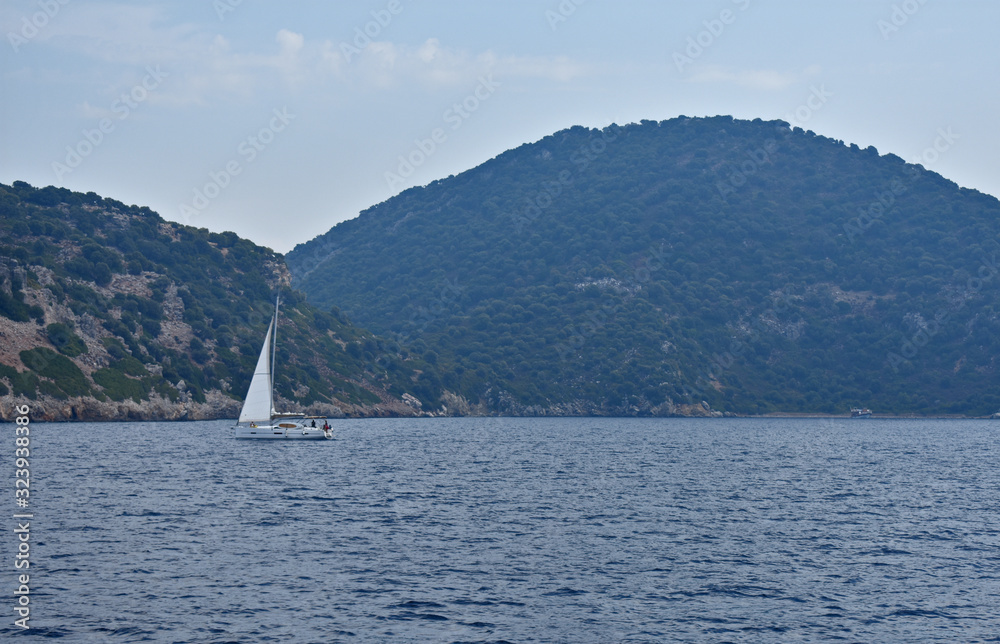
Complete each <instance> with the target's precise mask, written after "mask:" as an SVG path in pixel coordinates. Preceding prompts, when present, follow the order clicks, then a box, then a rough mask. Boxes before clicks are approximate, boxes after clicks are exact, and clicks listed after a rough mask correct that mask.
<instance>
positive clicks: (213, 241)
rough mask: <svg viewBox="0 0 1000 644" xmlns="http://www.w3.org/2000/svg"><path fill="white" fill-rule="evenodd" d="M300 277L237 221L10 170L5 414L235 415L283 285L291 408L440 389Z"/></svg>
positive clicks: (397, 408) (4, 265) (0, 342)
mask: <svg viewBox="0 0 1000 644" xmlns="http://www.w3.org/2000/svg"><path fill="white" fill-rule="evenodd" d="M289 281H290V275H289V274H288V270H287V268H286V267H285V264H284V261H283V259H282V257H281V256H280V255H277V254H275V253H274V252H272V251H271V250H270V249H267V248H262V247H260V246H256V245H255V244H253V243H251V242H249V241H247V240H245V239H240V238H239V237H237V236H236V234H234V233H221V234H216V233H209V232H208V231H207V230H204V229H197V228H191V227H187V226H182V225H179V224H175V223H171V222H167V221H164V220H163V219H162V218H160V217H159V216H158V215H157V214H156V213H154V212H152V211H151V210H149V209H148V208H139V207H137V206H126V205H125V204H122V203H120V202H117V201H114V200H112V199H104V198H101V197H99V196H98V195H96V194H94V193H87V194H80V193H76V192H70V191H68V190H65V189H58V188H53V187H49V188H43V189H40V190H38V189H35V188H33V187H32V186H30V185H28V184H26V183H23V182H14V184H13V185H11V186H7V185H2V184H0V282H2V284H0V410H2V415H3V418H5V419H9V418H10V416H11V414H13V408H14V405H16V404H28V405H29V406H30V407H31V409H32V418H35V419H38V420H45V419H50V420H68V419H82V420H88V419H89V420H122V419H127V418H129V419H154V420H163V419H179V418H189V419H198V418H235V417H236V416H237V415H238V413H239V409H240V406H241V404H242V401H243V396H244V394H245V393H246V391H247V387H248V385H249V382H250V377H251V375H252V374H253V369H254V366H255V365H256V362H257V356H258V354H259V352H260V347H261V343H262V342H263V340H264V334H265V332H266V330H267V326H268V323H269V321H270V318H271V316H272V314H273V311H274V298H275V295H276V294H278V293H282V294H283V295H282V300H283V305H282V309H281V313H282V315H281V318H280V331H279V336H278V357H277V364H278V370H277V378H276V383H275V387H276V394H277V396H278V401H277V404H276V406H277V407H278V409H279V411H297V410H302V409H309V410H311V411H313V412H314V413H326V414H332V415H358V416H362V415H386V414H415V413H417V407H418V405H417V401H418V400H419V397H421V396H422V397H424V398H425V399H438V398H439V397H440V394H441V392H440V391H438V390H434V391H429V392H426V393H425V392H424V391H423V390H422V389H421V387H422V386H423V384H422V383H421V382H420V381H419V374H420V371H419V370H417V371H415V368H416V367H417V366H419V361H407V360H405V359H403V358H404V357H403V356H401V355H399V354H398V353H396V352H393V351H390V350H388V349H387V348H386V347H385V344H384V343H383V342H382V341H380V340H379V339H378V338H376V337H374V336H373V335H372V334H371V333H369V332H367V331H364V330H361V329H358V328H356V327H354V326H352V325H351V324H350V323H349V322H347V321H346V319H345V318H344V317H343V316H341V315H339V314H338V313H336V312H334V313H325V312H322V311H320V310H318V309H317V308H316V307H313V306H311V305H309V304H308V303H306V302H305V301H304V298H303V297H302V295H301V294H300V293H297V292H294V291H292V290H291V289H290V288H289ZM327 310H329V309H327ZM379 358H381V360H378V359H379ZM403 394H409V395H410V396H415V397H413V398H409V403H408V404H407V403H405V402H404V401H403V400H402V397H403Z"/></svg>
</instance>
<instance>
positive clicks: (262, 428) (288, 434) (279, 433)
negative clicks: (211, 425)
mask: <svg viewBox="0 0 1000 644" xmlns="http://www.w3.org/2000/svg"><path fill="white" fill-rule="evenodd" d="M281 425H291V423H280V424H278V425H258V426H256V427H249V426H246V425H237V426H235V427H233V432H234V434H233V435H234V436H235V437H236V438H266V439H280V440H317V439H320V440H322V439H325V438H330V439H332V438H333V434H332V433H331V432H330V431H329V430H327V431H323V430H322V429H320V428H319V427H304V426H301V425H294V426H292V427H282V426H281Z"/></svg>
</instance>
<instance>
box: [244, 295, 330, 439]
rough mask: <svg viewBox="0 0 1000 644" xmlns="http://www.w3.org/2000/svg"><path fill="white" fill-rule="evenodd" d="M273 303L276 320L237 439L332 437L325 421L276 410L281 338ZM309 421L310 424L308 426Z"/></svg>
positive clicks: (256, 374) (269, 332) (245, 406)
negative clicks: (276, 364)
mask: <svg viewBox="0 0 1000 644" xmlns="http://www.w3.org/2000/svg"><path fill="white" fill-rule="evenodd" d="M280 301H281V300H280V298H279V299H278V300H276V301H275V302H274V318H272V320H271V324H269V325H268V327H267V337H265V338H264V346H263V347H261V349H260V357H259V358H257V368H256V369H254V372H253V378H252V379H251V380H250V388H249V389H248V390H247V396H246V398H245V399H244V401H243V409H242V410H240V419H239V420H238V421H237V422H236V426H235V427H233V431H234V436H235V437H236V438H272V439H273V438H281V439H296V440H301V439H316V438H331V439H332V438H333V433H332V431H331V429H330V425H329V423H327V422H326V418H322V417H318V416H317V417H307V416H306V415H305V414H299V413H278V412H276V411H275V410H274V379H273V377H272V375H273V374H274V350H275V344H276V343H277V337H278V304H279V303H280ZM317 420H322V421H323V426H322V427H317V426H316V421H317ZM306 421H309V423H308V424H307V422H306Z"/></svg>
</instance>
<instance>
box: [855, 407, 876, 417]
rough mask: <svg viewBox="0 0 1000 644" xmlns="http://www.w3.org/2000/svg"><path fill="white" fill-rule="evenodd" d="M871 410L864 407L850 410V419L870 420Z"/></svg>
mask: <svg viewBox="0 0 1000 644" xmlns="http://www.w3.org/2000/svg"><path fill="white" fill-rule="evenodd" d="M871 415H872V410H871V409H868V408H867V407H865V408H864V409H862V408H861V407H854V408H853V409H851V418H871Z"/></svg>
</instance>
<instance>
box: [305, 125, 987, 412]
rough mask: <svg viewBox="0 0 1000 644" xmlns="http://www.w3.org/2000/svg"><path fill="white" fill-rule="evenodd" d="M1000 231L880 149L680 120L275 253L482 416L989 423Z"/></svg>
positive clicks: (505, 166) (513, 167) (528, 149)
mask: <svg viewBox="0 0 1000 644" xmlns="http://www.w3.org/2000/svg"><path fill="white" fill-rule="evenodd" d="M998 234H1000V202H998V201H997V199H995V198H994V197H991V196H988V195H985V194H982V193H979V192H976V191H974V190H968V189H962V188H960V187H958V186H957V185H956V184H954V183H953V182H951V181H948V180H947V179H944V178H943V177H941V176H940V175H938V174H935V173H933V172H930V171H928V170H926V169H925V168H923V167H921V166H917V165H911V164H907V163H905V162H904V161H903V160H902V159H900V158H899V157H897V156H894V155H892V154H887V155H880V154H879V152H878V151H877V150H876V149H875V148H873V147H869V148H866V149H861V148H859V147H858V146H856V145H846V144H844V142H842V141H838V140H833V139H829V138H825V137H822V136H817V135H816V134H814V133H812V132H808V131H803V130H802V129H800V128H791V127H789V124H788V123H785V122H783V121H771V122H765V121H761V120H759V119H758V120H754V121H752V122H751V121H740V120H734V119H732V118H731V117H714V118H686V117H680V118H676V119H672V120H669V121H663V122H654V121H643V122H641V123H637V124H630V125H626V126H617V125H613V126H610V127H607V128H604V129H601V130H595V129H587V128H583V127H573V128H570V129H568V130H564V131H561V132H557V133H556V134H553V135H551V136H548V137H546V138H544V139H542V140H540V141H537V142H535V143H531V144H526V145H523V146H521V147H518V148H516V149H514V150H510V151H508V152H505V153H503V154H501V155H499V156H497V157H496V158H494V159H491V160H489V161H487V162H486V163H483V164H482V165H480V166H478V167H476V168H474V169H472V170H469V171H467V172H464V173H462V174H459V175H457V176H451V177H448V178H446V179H442V180H439V181H435V182H433V183H431V184H429V185H427V186H424V187H419V188H412V189H409V190H406V191H404V192H403V193H401V194H399V195H397V196H395V197H393V198H392V199H389V200H387V201H385V202H384V203H381V204H378V205H376V206H374V207H372V208H370V209H368V210H366V211H364V212H362V213H361V214H360V216H359V217H358V218H356V219H353V220H350V221H346V222H343V223H341V224H338V225H337V226H335V227H334V228H332V229H331V230H330V231H329V232H327V233H326V234H324V235H321V236H320V237H317V238H316V239H313V240H312V241H309V242H307V243H304V244H301V245H299V246H297V247H296V248H295V249H294V250H293V251H292V252H290V253H289V254H288V255H287V257H286V261H287V263H288V266H289V268H290V269H291V271H292V275H293V284H294V285H295V286H296V287H297V288H299V289H301V290H302V291H303V292H304V293H305V294H306V296H307V297H308V299H309V301H310V302H312V303H314V304H315V305H316V306H318V307H320V308H325V307H330V306H336V307H338V308H339V309H340V310H342V311H344V313H346V314H347V315H348V316H350V318H351V319H353V320H355V321H357V322H358V323H359V324H361V325H363V326H365V327H367V328H370V329H372V330H373V331H374V332H376V333H379V334H383V335H387V336H389V337H391V338H393V339H395V340H396V341H397V342H400V343H402V344H404V345H406V346H408V347H409V348H410V349H411V350H412V351H413V353H414V354H416V355H419V356H421V357H423V359H424V360H425V361H426V362H428V363H433V364H435V365H437V367H438V370H437V371H438V373H439V374H440V375H439V376H435V377H440V379H441V383H440V388H441V389H442V390H449V391H452V392H455V393H456V394H460V395H461V396H463V397H464V398H466V399H467V400H470V401H473V402H475V403H477V404H481V405H483V408H484V409H488V410H490V411H492V412H499V413H523V414H549V413H553V414H555V413H594V414H625V415H632V414H637V415H642V414H673V413H705V414H708V413H712V414H716V415H717V414H719V413H739V414H747V413H767V412H777V411H785V412H833V413H846V411H847V410H848V408H850V407H852V406H859V405H861V406H868V407H871V408H873V409H874V410H875V411H876V412H887V413H889V412H891V413H900V414H904V413H915V414H963V415H987V414H990V413H992V412H994V411H996V410H997V409H998V408H1000V387H998V385H1000V378H998V364H997V360H998V356H1000V313H998V309H1000V307H998V302H997V286H998V280H997V259H998V251H1000V245H998V243H997V237H998ZM435 384H436V383H435Z"/></svg>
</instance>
